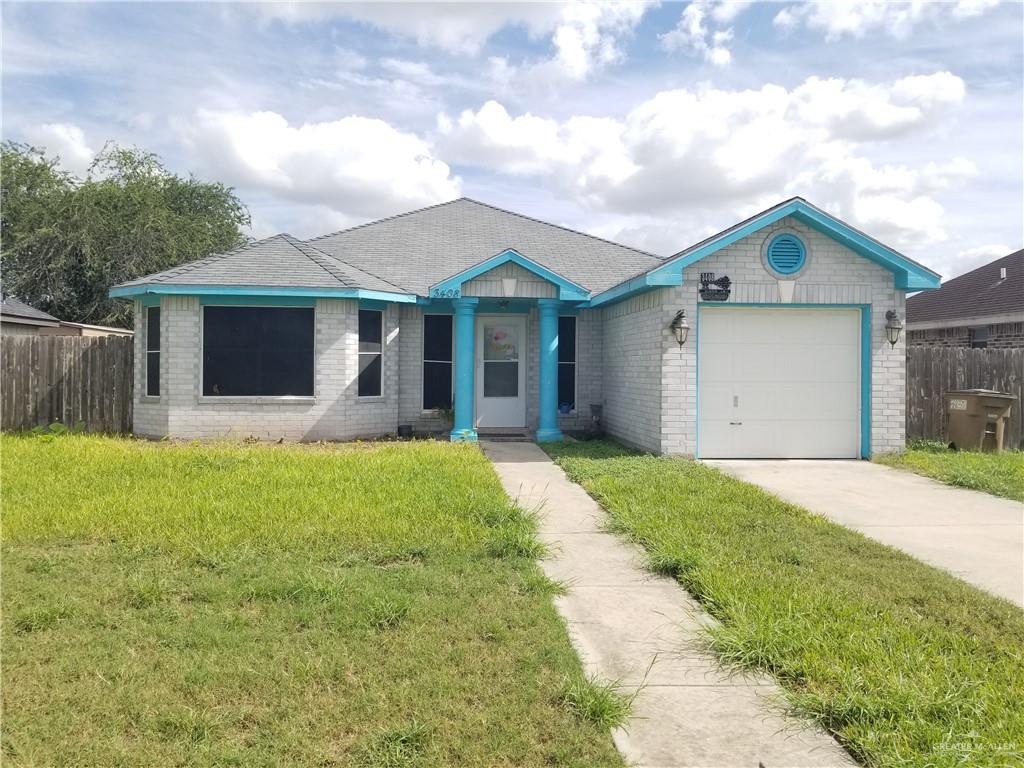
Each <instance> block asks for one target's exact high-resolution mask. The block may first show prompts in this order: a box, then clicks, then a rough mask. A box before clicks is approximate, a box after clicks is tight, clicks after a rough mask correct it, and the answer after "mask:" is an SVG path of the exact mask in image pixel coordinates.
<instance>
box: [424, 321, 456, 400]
mask: <svg viewBox="0 0 1024 768" xmlns="http://www.w3.org/2000/svg"><path fill="white" fill-rule="evenodd" d="M428 317H450V318H451V319H452V359H451V360H428V359H427V318H428ZM422 328H423V332H422V334H421V336H422V337H423V338H422V339H421V340H420V358H421V359H420V412H421V413H425V414H426V413H434V411H435V410H436V409H435V408H427V406H426V403H425V402H424V400H425V397H424V394H425V393H424V392H423V389H424V385H425V382H426V371H427V363H448V364H449V365H450V366H451V367H452V369H451V370H452V374H451V390H452V399H454V398H455V316H454V315H452V314H449V313H447V312H424V313H423V326H422ZM452 405H453V406H454V405H455V404H454V403H452Z"/></svg>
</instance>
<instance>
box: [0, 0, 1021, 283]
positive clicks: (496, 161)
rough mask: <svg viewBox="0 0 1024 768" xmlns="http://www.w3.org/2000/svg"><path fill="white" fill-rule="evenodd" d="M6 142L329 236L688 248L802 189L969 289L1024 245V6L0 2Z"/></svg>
mask: <svg viewBox="0 0 1024 768" xmlns="http://www.w3.org/2000/svg"><path fill="white" fill-rule="evenodd" d="M2 34H3V58H2V65H3V72H2V87H3V92H2V107H3V124H2V134H3V138H4V139H5V140H14V141H23V142H28V143H31V144H33V145H35V146H37V147H42V148H45V149H46V151H47V153H48V154H50V155H59V157H60V159H61V163H62V165H63V166H64V167H65V168H67V169H68V170H70V171H72V172H73V173H76V174H78V175H84V174H85V173H86V172H87V169H88V166H89V163H90V161H91V159H92V157H93V156H94V155H95V153H96V152H97V151H98V150H100V149H101V148H102V147H103V146H104V144H105V143H106V142H108V141H113V142H117V143H119V144H122V145H135V146H138V147H141V148H143V149H146V150H149V151H152V152H155V153H157V154H158V155H159V156H160V157H161V158H162V160H163V161H164V163H165V164H166V165H167V167H168V168H170V169H171V170H173V171H175V172H177V173H181V174H189V173H191V174H194V175H196V176H197V177H199V178H202V179H204V180H215V181H221V182H224V183H225V184H228V185H230V186H232V187H234V188H235V190H236V192H237V194H238V195H239V197H240V198H241V200H242V201H243V202H244V203H245V204H246V205H247V206H248V209H249V211H250V213H251V216H252V227H251V234H252V235H253V236H255V237H266V236H269V235H271V234H274V233H277V232H282V231H284V232H290V233H291V234H293V235H296V236H298V237H312V236H316V235H321V234H325V233H327V232H331V231H335V230H338V229H341V228H344V227H347V226H352V225H355V224H360V223H363V222H366V221H370V220H374V219H377V218H382V217H385V216H390V215H394V214H397V213H402V212H405V211H409V210H413V209H416V208H420V207H423V206H427V205H432V204H435V203H440V202H444V201H446V200H451V199H454V198H456V197H460V196H467V197H472V198H475V199H478V200H482V201H484V202H487V203H490V204H492V205H496V206H499V207H503V208H508V209H510V210H513V211H516V212H519V213H524V214H527V215H530V216H534V217H536V218H540V219H543V220H546V221H551V222H553V223H556V224H561V225H564V226H568V227H572V228H574V229H580V230H582V231H585V232H589V233H592V234H595V235H598V236H601V237H606V238H609V239H612V240H616V241H618V242H622V243H625V244H627V245H632V246H635V247H639V248H642V249H645V250H649V251H652V252H654V253H657V254H661V255H670V254H673V253H675V252H677V251H680V250H682V249H684V248H686V247H687V246H689V245H691V244H693V243H695V242H697V241H699V240H701V239H703V238H705V237H707V236H708V235H710V234H713V233H715V232H717V231H720V230H722V229H724V228H726V227H728V226H730V225H732V224H734V223H736V222H737V221H740V220H741V219H743V218H746V217H748V216H750V215H752V214H754V213H757V212H758V211H761V210H764V209H765V208H768V207H770V206H772V205H774V204H775V203H777V202H779V201H781V200H784V199H786V198H789V197H792V196H794V195H800V196H802V197H804V198H806V199H807V200H809V201H810V202H812V203H814V204H815V205H817V206H819V207H821V208H824V209H825V210H827V211H829V212H830V213H832V214H834V215H837V216H839V217H840V218H842V219H844V220H845V221H847V222H849V223H851V224H853V225H854V226H856V227H858V228H860V229H862V230H863V231H865V232H867V233H868V234H870V235H872V236H874V237H876V238H877V239H879V240H881V241H882V242H884V243H886V244H887V245H889V246H891V247H893V248H896V249H897V250H899V251H901V252H903V253H905V254H906V255H908V256H910V257H911V258H913V259H916V260H918V261H920V262H922V263H923V264H925V265H927V266H929V267H931V268H932V269H934V270H936V271H937V272H939V273H940V274H942V275H944V276H945V277H947V278H949V277H952V276H955V275H957V274H961V273H963V272H965V271H967V270H970V269H972V268H974V267H976V266H978V265H979V264H982V263H985V262H986V261H990V260H991V259H993V258H996V257H998V256H1002V255H1005V254H1006V253H1009V252H1010V251H1012V250H1016V249H1018V248H1020V247H1022V245H1024V231H1022V228H1024V223H1022V222H1024V139H1022V131H1024V89H1022V69H1024V55H1022V49H1024V4H1022V3H1020V2H1014V3H998V2H993V0H951V1H950V2H943V3H927V2H920V0H914V1H913V2H908V3H902V4H901V3H885V2H875V1H874V0H868V1H866V2H857V3H844V2H835V0H833V1H832V2H827V1H826V2H804V3H793V2H773V3H749V2H717V1H714V0H708V1H706V2H692V3H661V4H658V3H646V2H622V3H612V2H603V3H599V2H579V3H574V4H556V3H507V4H479V3H453V4H431V3H415V4H394V3H391V4H383V3H379V4H314V3H259V4H257V3H228V4H216V3H198V2H196V3H176V4H165V3H59V4H41V3H34V4H22V3H9V2H5V3H4V5H3V7H2Z"/></svg>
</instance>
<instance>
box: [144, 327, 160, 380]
mask: <svg viewBox="0 0 1024 768" xmlns="http://www.w3.org/2000/svg"><path fill="white" fill-rule="evenodd" d="M146 394H147V395H148V396H150V397H159V396H160V307H147V308H146Z"/></svg>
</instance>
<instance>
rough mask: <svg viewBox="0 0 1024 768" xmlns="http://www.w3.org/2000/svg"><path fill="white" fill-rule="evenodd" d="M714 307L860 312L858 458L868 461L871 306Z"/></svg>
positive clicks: (718, 305) (698, 372) (698, 453)
mask: <svg viewBox="0 0 1024 768" xmlns="http://www.w3.org/2000/svg"><path fill="white" fill-rule="evenodd" d="M705 306H708V305H707V304H705V303H703V302H698V303H697V381H698V385H697V437H696V445H697V448H696V454H695V458H698V459H699V458H700V384H699V382H700V311H701V308H702V307H705ZM713 306H714V307H762V308H763V307H768V308H770V309H788V308H792V309H859V310H860V457H861V458H862V459H870V458H871V305H870V304H769V303H760V304H759V303H746V304H732V303H728V304H715V305H713Z"/></svg>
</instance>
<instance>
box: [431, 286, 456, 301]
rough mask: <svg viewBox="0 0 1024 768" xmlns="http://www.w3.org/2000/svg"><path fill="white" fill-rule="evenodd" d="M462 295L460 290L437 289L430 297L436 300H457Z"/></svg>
mask: <svg viewBox="0 0 1024 768" xmlns="http://www.w3.org/2000/svg"><path fill="white" fill-rule="evenodd" d="M460 293H462V291H460V290H459V289H458V288H435V289H434V290H432V291H431V292H430V296H431V298H434V299H457V298H459V294H460Z"/></svg>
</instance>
